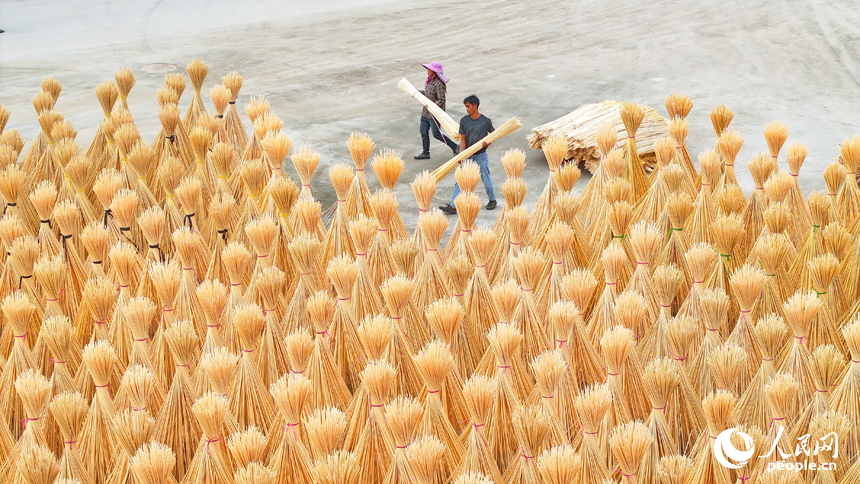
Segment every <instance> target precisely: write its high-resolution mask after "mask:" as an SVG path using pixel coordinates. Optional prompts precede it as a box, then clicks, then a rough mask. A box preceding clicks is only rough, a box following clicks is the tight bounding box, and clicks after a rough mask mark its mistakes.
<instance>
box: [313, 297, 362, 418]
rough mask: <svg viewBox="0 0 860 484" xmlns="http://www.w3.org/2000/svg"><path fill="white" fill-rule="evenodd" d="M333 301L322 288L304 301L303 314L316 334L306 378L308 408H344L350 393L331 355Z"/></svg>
mask: <svg viewBox="0 0 860 484" xmlns="http://www.w3.org/2000/svg"><path fill="white" fill-rule="evenodd" d="M334 311H335V307H334V301H332V300H331V296H329V295H328V293H326V292H325V291H317V292H316V293H314V294H313V296H312V297H310V298H309V300H308V302H307V313H306V314H307V317H308V318H309V319H310V321H311V327H312V329H313V331H314V333H315V335H316V338H315V340H314V350H313V355H312V356H311V361H310V363H309V364H308V369H307V370H305V371H309V372H310V373H309V374H308V378H309V379H310V380H311V382H313V388H314V394H313V397H312V401H311V404H312V407H313V408H320V407H323V406H334V407H337V408H346V406H347V405H348V404H349V401H350V398H351V396H352V395H351V394H350V391H349V388H347V386H346V382H345V381H344V380H343V376H341V372H340V369H339V368H338V367H337V366H336V365H335V363H334V359H333V356H332V350H331V348H332V345H331V339H330V334H329V327H330V325H331V321H332V318H333V317H334Z"/></svg>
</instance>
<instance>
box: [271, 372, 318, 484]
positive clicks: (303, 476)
mask: <svg viewBox="0 0 860 484" xmlns="http://www.w3.org/2000/svg"><path fill="white" fill-rule="evenodd" d="M271 391H272V397H273V398H274V400H275V403H276V404H277V406H278V408H279V410H280V415H281V417H283V420H284V430H283V432H282V437H281V438H280V443H279V444H278V446H277V450H275V452H274V454H273V455H272V459H271V462H270V463H269V468H270V469H271V470H273V471H274V472H275V474H276V476H277V478H278V479H279V480H280V481H281V482H296V483H305V484H310V483H311V482H313V480H312V475H311V458H310V453H309V452H308V450H307V448H306V447H305V446H304V444H303V441H302V437H301V436H302V435H303V434H304V432H303V429H302V423H301V415H302V411H303V408H304V406H305V404H306V403H307V400H308V398H309V397H310V394H311V392H312V388H311V382H310V380H308V379H307V378H306V377H305V376H304V375H289V376H288V375H284V376H283V377H281V379H280V380H278V381H277V382H275V383H274V384H273V385H272V386H271ZM274 434H275V433H274V432H272V434H270V436H271V435H274Z"/></svg>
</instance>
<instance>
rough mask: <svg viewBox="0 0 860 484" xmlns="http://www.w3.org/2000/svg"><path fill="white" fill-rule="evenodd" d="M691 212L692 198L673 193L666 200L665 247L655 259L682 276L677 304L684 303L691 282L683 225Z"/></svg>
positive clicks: (687, 248) (684, 194) (688, 245)
mask: <svg viewBox="0 0 860 484" xmlns="http://www.w3.org/2000/svg"><path fill="white" fill-rule="evenodd" d="M692 210H693V203H692V198H691V197H690V196H689V195H688V194H686V193H679V192H676V193H673V194H672V195H669V198H668V199H667V200H666V214H667V215H668V218H669V233H668V235H667V239H668V240H667V241H666V245H665V246H664V247H663V250H662V252H661V253H660V256H659V257H658V259H657V262H658V264H673V265H675V266H676V267H678V268H679V269H680V270H681V271H682V272H683V274H684V280H683V281H682V283H681V286H680V287H679V288H678V304H679V305H680V304H681V303H683V302H684V300H685V298H686V296H685V294H687V293H689V292H690V290H691V284H690V282H691V281H692V280H693V279H692V275H691V274H690V267H689V266H688V265H687V260H686V258H685V257H684V254H686V253H687V251H688V250H689V249H690V242H689V240H688V239H687V235H686V234H685V233H684V225H685V224H686V221H687V219H688V218H689V216H690V213H691V212H692Z"/></svg>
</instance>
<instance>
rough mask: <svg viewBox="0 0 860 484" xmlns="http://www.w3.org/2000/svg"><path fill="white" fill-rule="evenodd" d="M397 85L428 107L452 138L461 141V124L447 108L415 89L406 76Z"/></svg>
mask: <svg viewBox="0 0 860 484" xmlns="http://www.w3.org/2000/svg"><path fill="white" fill-rule="evenodd" d="M397 87H398V88H399V89H400V90H401V91H403V92H405V93H406V94H409V96H410V97H412V98H414V99H415V100H417V101H418V102H419V103H421V105H422V106H424V107H425V108H427V110H428V111H429V112H430V114H431V115H433V119H435V120H436V121H437V122H438V123H439V125H441V126H442V129H444V130H445V132H446V133H447V134H448V136H450V137H451V139H453V140H454V141H460V126H459V124H458V123H457V122H456V121H454V118H452V117H451V115H450V114H448V113H446V112H445V109H443V108H440V107H439V105H437V104H436V103H435V102H433V101H431V100H429V99H427V97H426V96H425V95H424V93H423V92H421V91H419V90H418V89H415V86H413V85H412V84H411V83H410V82H409V81H407V80H406V78H405V77H403V78H401V79H400V81H399V82H398V83H397Z"/></svg>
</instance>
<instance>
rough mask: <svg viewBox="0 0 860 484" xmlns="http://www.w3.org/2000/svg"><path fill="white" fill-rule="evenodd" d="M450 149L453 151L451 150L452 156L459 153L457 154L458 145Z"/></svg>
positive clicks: (458, 152) (458, 150)
mask: <svg viewBox="0 0 860 484" xmlns="http://www.w3.org/2000/svg"><path fill="white" fill-rule="evenodd" d="M451 151H453V152H454V156H457V155H459V154H460V147H459V146H455V147H453V148H451Z"/></svg>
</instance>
